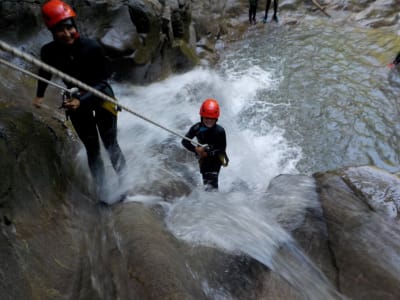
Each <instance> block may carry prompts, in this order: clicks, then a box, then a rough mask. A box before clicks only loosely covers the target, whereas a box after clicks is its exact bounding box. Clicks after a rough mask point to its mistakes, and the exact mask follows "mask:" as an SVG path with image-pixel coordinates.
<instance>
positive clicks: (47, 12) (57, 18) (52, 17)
mask: <svg viewBox="0 0 400 300" xmlns="http://www.w3.org/2000/svg"><path fill="white" fill-rule="evenodd" d="M42 16H43V20H44V23H45V24H46V26H47V28H48V29H51V28H53V27H54V25H56V24H57V23H59V22H61V21H64V20H66V19H69V18H74V17H75V16H76V13H75V11H74V10H73V9H72V8H71V6H69V5H68V4H67V3H65V2H63V1H60V0H50V1H47V2H46V3H45V4H43V6H42Z"/></svg>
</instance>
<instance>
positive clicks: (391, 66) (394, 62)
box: [389, 52, 400, 68]
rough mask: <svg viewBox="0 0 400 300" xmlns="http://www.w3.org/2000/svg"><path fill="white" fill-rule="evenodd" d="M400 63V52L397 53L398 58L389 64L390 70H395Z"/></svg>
mask: <svg viewBox="0 0 400 300" xmlns="http://www.w3.org/2000/svg"><path fill="white" fill-rule="evenodd" d="M399 63H400V52H399V53H397V55H396V58H395V59H394V60H393V61H392V62H391V63H390V64H389V68H394V67H396V66H397V65H398V64H399Z"/></svg>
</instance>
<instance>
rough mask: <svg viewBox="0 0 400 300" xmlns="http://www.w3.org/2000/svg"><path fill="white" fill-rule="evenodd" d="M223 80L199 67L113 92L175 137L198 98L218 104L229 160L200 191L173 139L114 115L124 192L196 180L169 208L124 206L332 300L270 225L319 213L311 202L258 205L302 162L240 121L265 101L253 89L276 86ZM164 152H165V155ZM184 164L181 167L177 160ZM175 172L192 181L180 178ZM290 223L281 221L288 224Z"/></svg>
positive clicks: (227, 75)
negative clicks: (210, 186) (216, 187)
mask: <svg viewBox="0 0 400 300" xmlns="http://www.w3.org/2000/svg"><path fill="white" fill-rule="evenodd" d="M223 73H224V74H220V73H217V72H214V71H211V70H207V69H201V68H199V69H196V70H193V71H191V72H189V73H186V74H182V75H176V76H172V77H170V78H168V79H166V80H164V81H161V82H158V83H154V84H151V85H149V86H145V87H138V86H129V85H118V86H117V87H116V91H117V96H118V98H119V99H120V101H122V103H123V104H124V105H127V106H129V107H131V108H132V109H134V110H135V111H137V112H138V113H140V114H142V115H145V116H146V117H147V118H150V119H152V120H155V121H156V122H158V123H160V124H162V125H163V126H166V127H168V128H170V129H173V130H175V131H177V132H179V133H181V134H185V133H186V131H187V130H188V128H189V127H190V125H191V124H193V123H195V122H197V121H198V120H199V107H200V105H201V103H202V101H203V100H204V99H205V98H208V97H213V98H216V99H218V101H219V102H220V105H221V117H220V119H219V121H218V122H219V124H221V125H222V126H223V127H224V128H225V129H226V132H227V144H228V147H227V152H228V155H229V157H230V160H231V162H230V165H229V166H228V167H227V168H223V169H222V171H221V173H220V191H219V192H218V193H207V192H204V191H203V189H202V184H201V178H200V174H199V171H198V167H197V162H196V159H195V157H194V155H192V154H191V153H187V151H186V150H185V149H184V148H183V147H182V146H181V145H180V138H179V137H176V136H173V135H171V134H170V133H168V132H165V131H163V130H161V129H159V128H157V127H155V126H153V125H151V124H147V123H146V122H144V121H143V120H141V119H138V118H135V117H133V116H131V115H129V114H124V113H122V114H121V115H120V118H119V141H120V144H121V147H122V149H123V151H124V152H125V154H126V157H127V160H128V165H129V168H128V169H129V171H128V174H127V178H128V180H127V182H126V184H127V187H129V188H132V186H134V187H135V188H139V190H140V187H141V186H146V185H148V184H149V182H150V183H151V182H154V181H157V180H163V179H165V178H166V177H169V178H171V177H172V178H176V179H177V180H182V181H186V179H185V175H186V176H189V177H192V178H195V179H194V184H193V185H192V193H191V194H190V195H189V196H187V197H183V198H180V199H175V200H173V202H172V203H165V202H163V199H162V198H160V197H159V196H158V193H157V190H154V195H149V194H146V195H140V194H134V195H131V196H130V197H128V198H127V199H126V201H141V202H144V203H149V202H151V203H157V202H158V203H162V205H163V206H164V207H166V209H167V211H168V217H167V224H168V227H169V229H170V230H171V232H172V233H173V234H175V235H176V236H177V237H178V238H181V239H184V240H186V241H188V242H190V243H195V244H203V245H208V246H213V247H217V248H220V249H223V250H224V251H229V252H233V253H243V254H246V255H248V256H250V257H252V258H254V259H257V260H258V261H260V262H261V263H263V264H265V265H266V266H268V267H269V268H271V269H272V270H274V271H276V272H277V273H278V274H280V275H281V276H282V277H283V278H285V279H286V280H287V281H288V282H289V283H290V284H292V285H293V286H295V287H296V288H297V289H299V292H300V293H303V294H304V295H305V297H306V298H309V299H321V297H324V298H327V299H333V298H335V296H336V294H335V293H336V292H335V291H334V289H332V287H331V286H330V284H329V282H328V281H327V280H326V279H325V278H324V277H323V276H322V275H321V273H320V272H319V271H318V269H317V268H315V267H314V265H313V264H312V262H311V261H309V259H308V258H307V257H306V256H305V255H304V254H303V253H302V252H301V250H300V249H299V248H298V247H297V246H296V244H295V243H294V241H293V240H292V238H291V236H290V234H289V233H288V232H286V231H285V230H284V229H283V228H282V227H281V226H280V225H279V223H278V219H279V218H278V217H282V215H285V212H288V211H290V210H294V211H297V212H299V213H298V214H297V215H298V217H299V216H302V215H303V212H304V210H305V208H306V207H311V206H315V205H317V202H316V197H315V195H314V194H312V195H314V197H310V198H307V197H303V198H302V197H301V195H300V194H295V195H292V196H291V197H289V198H288V199H289V200H290V201H289V202H285V204H286V205H282V203H283V202H281V205H276V203H273V202H270V203H269V200H268V199H269V198H268V197H265V191H266V189H267V187H268V184H269V182H270V180H271V179H272V178H274V177H275V176H277V175H279V174H282V173H286V174H296V173H298V172H297V170H296V163H297V162H298V161H299V159H300V158H301V149H300V148H299V147H296V146H295V145H291V144H290V143H289V142H288V141H287V140H286V139H285V138H284V130H283V129H281V128H278V127H274V126H271V125H270V124H268V120H265V122H261V123H260V122H254V115H251V114H247V113H246V111H248V110H249V109H250V110H252V107H254V106H257V105H259V104H260V103H261V102H263V101H264V102H265V100H262V99H261V100H260V99H257V91H258V90H260V89H266V88H275V85H276V84H278V83H279V80H280V78H279V76H276V74H274V73H273V71H271V70H263V69H262V68H259V67H256V66H249V68H247V69H243V68H240V69H237V70H236V69H235V66H233V67H229V66H227V68H226V69H225V70H224V72H223ZM264 104H265V103H264ZM267 112H268V109H266V111H260V110H259V111H257V115H256V117H257V119H260V118H262V117H261V114H263V113H264V114H265V116H266V117H267V114H266V113H267ZM264 126H267V127H268V130H267V128H263V127H264ZM160 145H163V146H160ZM165 149H167V151H164V152H163V150H165ZM168 149H173V154H172V155H171V152H170V151H169V150H168ZM168 155H169V157H168ZM182 156H183V157H185V159H183V160H181V159H178V158H179V157H182ZM174 160H176V161H174ZM168 166H172V168H170V169H169V168H168ZM183 167H184V168H186V169H187V170H189V171H190V173H189V174H188V173H187V172H186V173H185V172H183V173H181V172H180V171H179V170H180V169H181V168H183ZM186 182H188V181H186ZM189 182H190V180H189ZM304 189H306V190H307V189H314V185H313V180H312V179H311V178H308V179H307V180H306V182H304ZM308 195H309V193H308ZM271 199H272V198H271ZM291 216H294V215H291ZM296 218H297V217H295V218H294V219H293V220H290V219H288V220H287V221H288V222H296ZM282 247H284V248H285V249H288V250H289V253H291V258H290V259H288V258H287V257H286V258H285V259H284V258H283V256H282V255H281V254H279V251H278V250H279V249H281V248H282ZM286 255H287V254H286ZM301 268H302V269H304V270H305V269H307V270H308V273H307V276H305V275H304V274H303V273H301V274H300V273H299V271H300V269H301ZM205 286H207V285H205Z"/></svg>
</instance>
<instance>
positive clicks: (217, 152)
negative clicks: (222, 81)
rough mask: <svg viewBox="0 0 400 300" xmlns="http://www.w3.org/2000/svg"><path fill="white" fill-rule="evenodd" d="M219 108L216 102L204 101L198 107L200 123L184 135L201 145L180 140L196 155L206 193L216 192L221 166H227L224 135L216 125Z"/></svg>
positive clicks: (221, 129)
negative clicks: (195, 139)
mask: <svg viewBox="0 0 400 300" xmlns="http://www.w3.org/2000/svg"><path fill="white" fill-rule="evenodd" d="M219 114H220V108H219V104H218V102H217V100H215V99H206V100H204V102H203V104H202V105H201V107H200V122H198V123H196V124H194V125H193V126H192V127H190V129H189V131H188V132H187V133H186V137H187V138H189V139H193V138H194V137H196V138H197V141H198V142H199V144H201V145H206V147H201V146H194V145H193V144H192V143H191V142H190V141H189V140H186V139H182V145H183V146H184V147H185V148H186V149H188V150H189V151H192V152H194V153H196V156H197V157H198V158H199V167H200V173H201V175H202V177H203V183H204V185H205V187H206V190H207V191H211V190H218V175H219V171H220V169H221V165H224V166H227V165H228V162H229V160H228V156H227V155H226V135H225V130H224V128H223V127H222V126H220V125H218V124H217V121H218V118H219Z"/></svg>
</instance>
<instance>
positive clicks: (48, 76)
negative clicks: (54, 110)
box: [36, 47, 52, 97]
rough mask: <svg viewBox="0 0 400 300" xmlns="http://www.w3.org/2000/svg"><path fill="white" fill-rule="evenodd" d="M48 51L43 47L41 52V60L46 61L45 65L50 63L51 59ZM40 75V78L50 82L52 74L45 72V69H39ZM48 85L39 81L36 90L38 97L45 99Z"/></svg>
mask: <svg viewBox="0 0 400 300" xmlns="http://www.w3.org/2000/svg"><path fill="white" fill-rule="evenodd" d="M46 53H47V52H46V49H45V47H42V49H41V50H40V58H41V60H42V61H44V62H45V63H49V61H48V60H49V57H48V54H46ZM38 75H39V76H40V77H43V78H45V79H47V80H50V79H51V77H52V75H51V73H49V72H47V71H45V70H43V69H39V72H38ZM47 86H48V84H47V83H46V82H43V81H41V80H38V83H37V88H36V97H44V94H45V92H46V89H47Z"/></svg>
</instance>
